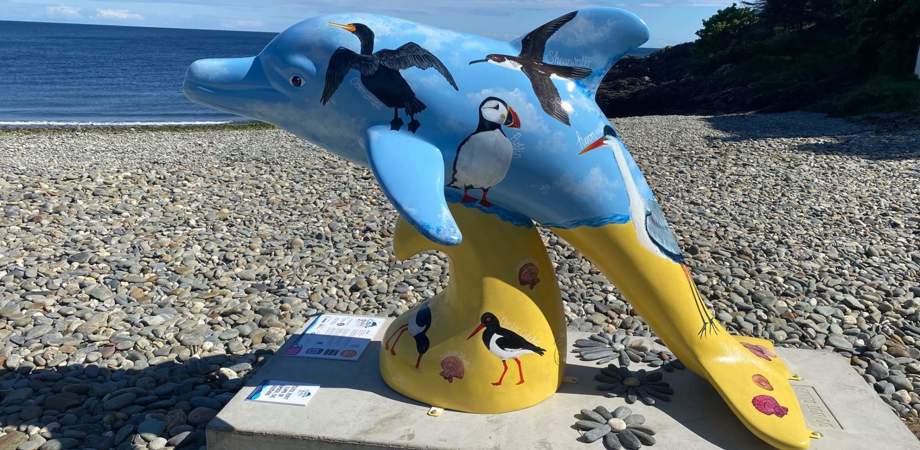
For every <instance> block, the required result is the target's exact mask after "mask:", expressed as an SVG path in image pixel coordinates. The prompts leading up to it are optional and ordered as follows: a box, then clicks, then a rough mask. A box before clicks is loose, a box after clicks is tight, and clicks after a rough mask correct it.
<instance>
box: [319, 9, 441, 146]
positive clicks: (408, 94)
mask: <svg viewBox="0 0 920 450" xmlns="http://www.w3.org/2000/svg"><path fill="white" fill-rule="evenodd" d="M330 25H332V26H334V27H338V28H341V29H343V30H346V31H348V32H350V33H352V34H354V35H355V36H357V37H358V40H359V41H361V53H360V54H358V53H355V52H354V51H352V50H350V49H347V48H345V47H339V48H338V49H336V51H335V52H333V53H332V56H331V57H329V66H328V67H327V68H326V81H325V85H324V86H323V96H322V98H321V101H322V103H323V105H325V104H326V103H327V102H328V101H329V99H331V98H332V95H333V94H334V93H335V91H336V89H338V88H339V85H341V84H342V80H344V79H345V75H346V74H347V73H348V72H349V71H351V70H352V69H355V70H357V71H358V72H360V73H361V83H362V84H364V87H365V88H367V90H368V91H370V93H371V94H374V97H377V99H378V100H380V101H381V102H383V104H384V105H386V106H387V107H389V108H393V120H392V121H391V122H390V128H391V129H393V130H399V129H400V128H402V126H403V121H402V119H400V118H399V109H400V108H402V109H404V110H405V112H406V114H407V115H408V116H409V119H410V122H409V127H408V128H409V131H411V132H413V133H415V130H418V127H419V126H420V125H421V124H420V123H419V121H418V120H415V115H416V114H418V113H420V112H422V111H424V110H425V104H424V103H422V101H421V100H419V99H418V98H417V97H416V96H415V91H413V90H412V88H411V87H410V86H409V83H408V82H406V79H405V78H403V76H402V74H400V73H399V71H400V70H403V69H408V68H410V67H418V68H419V69H429V68H432V67H434V69H435V70H437V71H438V72H439V73H440V74H441V75H442V76H443V77H444V79H446V80H447V82H448V83H450V85H451V86H453V88H454V90H459V88H457V83H456V82H455V81H454V77H453V75H451V74H450V71H449V70H447V67H445V66H444V63H442V62H441V60H439V59H438V58H437V57H436V56H434V55H433V54H431V52H429V51H428V50H425V49H424V48H422V47H420V46H419V45H418V44H416V43H415V42H408V43H406V44H403V45H402V46H401V47H399V48H398V49H396V50H390V49H385V50H380V51H378V52H376V53H375V52H374V32H373V31H372V30H371V29H370V28H369V27H368V26H367V25H364V24H362V23H348V24H341V23H335V22H330Z"/></svg>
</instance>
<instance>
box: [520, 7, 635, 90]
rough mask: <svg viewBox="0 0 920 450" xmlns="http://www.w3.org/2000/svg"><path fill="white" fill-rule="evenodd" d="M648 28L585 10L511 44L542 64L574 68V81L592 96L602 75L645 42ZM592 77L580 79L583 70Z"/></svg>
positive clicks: (615, 12)
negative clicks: (541, 59)
mask: <svg viewBox="0 0 920 450" xmlns="http://www.w3.org/2000/svg"><path fill="white" fill-rule="evenodd" d="M648 38H649V31H648V26H646V25H645V22H643V21H642V19H640V18H639V17H638V16H636V15H635V14H633V13H631V12H629V11H625V10H622V9H618V8H586V9H579V10H577V11H572V12H570V13H568V14H565V15H562V16H560V17H557V18H556V19H553V20H551V21H549V22H547V23H545V24H543V25H541V26H539V27H537V28H536V29H534V30H533V31H531V32H530V33H527V34H525V35H524V36H521V37H520V38H518V39H516V40H514V41H512V45H515V46H516V47H517V48H519V49H521V51H522V53H526V54H533V55H534V56H539V55H540V53H541V52H542V57H543V62H546V63H549V64H554V65H558V66H568V67H573V68H575V69H573V70H572V71H571V72H572V73H573V74H575V75H576V76H575V77H573V78H577V79H576V80H575V81H576V82H577V83H579V84H580V85H581V86H582V88H584V89H586V90H588V91H589V92H590V93H591V95H592V96H593V95H594V93H595V92H597V88H598V86H600V84H601V81H602V80H603V79H604V75H606V74H607V71H608V70H610V67H612V66H613V64H614V63H616V62H617V61H619V60H620V58H622V57H623V55H625V54H626V53H627V52H629V51H630V50H633V49H636V48H638V47H639V46H640V45H642V44H644V43H645V42H646V41H648ZM581 69H590V70H591V73H590V74H588V75H587V76H581V74H582V73H584V70H581Z"/></svg>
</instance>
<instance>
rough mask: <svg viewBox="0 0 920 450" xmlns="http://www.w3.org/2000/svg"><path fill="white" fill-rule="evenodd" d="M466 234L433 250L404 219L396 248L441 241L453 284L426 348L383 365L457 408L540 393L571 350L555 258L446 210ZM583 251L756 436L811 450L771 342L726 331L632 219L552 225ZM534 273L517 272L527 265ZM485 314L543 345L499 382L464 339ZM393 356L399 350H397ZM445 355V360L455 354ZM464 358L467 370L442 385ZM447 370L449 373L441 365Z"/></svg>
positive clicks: (396, 378)
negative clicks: (521, 375)
mask: <svg viewBox="0 0 920 450" xmlns="http://www.w3.org/2000/svg"><path fill="white" fill-rule="evenodd" d="M451 212H452V213H453V214H454V217H455V218H456V219H457V223H458V225H459V226H460V229H461V230H462V231H463V236H464V240H463V242H462V243H461V244H460V245H458V246H456V247H450V248H447V247H443V246H437V245H435V244H433V243H431V242H429V241H427V240H426V239H425V238H423V237H422V236H421V235H419V234H418V233H416V232H415V231H414V230H413V228H412V227H411V226H409V225H408V224H406V223H405V222H404V221H402V220H401V221H400V224H399V225H398V227H397V232H396V239H395V243H394V245H395V248H396V254H397V257H399V258H407V257H409V256H411V255H413V254H415V253H417V252H419V251H423V250H427V249H436V250H440V251H443V252H445V253H446V254H447V255H448V256H449V257H450V260H451V264H450V284H449V286H448V288H447V289H446V290H445V291H444V292H442V293H441V294H439V295H438V296H436V297H435V298H433V299H431V300H429V301H428V302H427V303H426V305H427V306H428V307H429V308H430V309H431V311H432V321H431V327H430V329H429V330H428V332H427V333H428V338H430V340H431V348H430V349H429V350H428V351H427V352H426V353H425V354H424V355H422V357H421V358H420V359H419V360H420V361H422V363H421V364H420V365H419V367H418V368H416V367H415V365H416V361H417V359H416V358H417V352H416V347H415V345H414V343H413V342H412V339H403V340H402V341H400V343H399V344H398V345H396V347H395V348H394V349H393V350H394V351H395V352H394V351H391V350H390V349H388V348H381V351H382V354H381V372H382V374H383V377H384V379H385V380H386V381H387V383H388V384H389V385H390V386H391V387H393V388H394V389H396V390H397V391H399V392H401V393H403V394H404V395H406V396H408V397H411V398H414V399H416V400H419V401H423V402H426V403H428V404H431V405H435V406H441V407H445V408H449V409H455V410H460V411H468V412H477V413H497V412H506V411H511V410H515V409H520V408H524V407H527V406H531V405H533V404H536V403H538V402H540V401H542V400H543V399H545V398H547V397H548V396H549V395H551V394H552V393H553V392H555V390H556V389H557V387H558V385H559V383H560V382H561V380H562V374H563V369H564V360H565V357H564V354H565V349H566V343H565V330H564V322H563V318H562V308H561V301H560V297H559V292H558V289H557V287H556V280H555V277H554V274H553V269H552V265H551V263H550V262H549V259H548V257H547V256H546V252H545V248H544V247H543V243H542V240H541V239H540V237H539V234H538V233H537V232H536V230H535V229H533V228H522V227H516V226H513V225H510V224H507V223H505V222H502V221H500V220H498V219H496V218H494V217H492V216H489V215H486V214H483V213H480V212H478V211H476V210H474V209H470V208H465V207H461V206H452V207H451ZM553 231H554V232H555V233H556V234H558V235H559V236H561V237H562V238H564V239H565V240H567V241H568V242H569V243H571V244H572V245H573V246H575V247H576V248H578V249H579V250H580V251H582V252H583V253H584V254H585V255H586V256H587V257H588V258H590V259H591V260H592V261H593V262H594V263H595V264H596V265H597V266H598V267H599V268H600V269H601V271H602V272H604V274H605V275H606V276H607V277H608V278H609V279H611V281H613V282H614V283H615V284H616V286H617V288H618V289H619V290H620V291H621V292H622V293H623V294H624V295H625V296H626V298H627V299H628V300H629V301H630V303H631V304H632V305H633V306H634V307H635V309H636V311H637V312H638V313H639V314H640V315H641V316H642V317H643V318H644V319H645V321H646V322H648V324H649V325H650V326H651V328H652V329H653V330H654V332H655V333H656V334H657V335H658V336H659V337H661V339H662V340H663V341H664V343H665V344H666V345H667V346H668V348H669V349H670V350H671V351H672V352H674V354H675V355H676V356H677V357H678V358H679V359H680V360H681V362H683V363H684V364H685V365H686V366H687V368H688V369H690V370H691V371H693V372H694V373H696V374H697V375H699V376H700V377H702V378H704V379H706V380H707V381H708V382H709V383H710V384H711V385H712V386H713V387H714V388H715V389H716V391H717V392H718V393H719V395H720V396H722V398H723V399H724V400H725V402H726V404H727V405H728V406H729V408H731V410H732V412H733V413H734V414H735V416H737V417H738V419H739V420H740V421H741V422H742V423H743V424H744V425H745V426H746V427H747V428H748V429H749V430H750V431H751V432H752V433H754V434H755V435H756V436H757V437H759V438H760V439H762V440H763V441H765V442H767V443H768V444H770V445H772V446H774V447H776V448H780V449H804V448H808V446H809V442H810V439H811V438H813V437H816V436H817V434H815V433H813V432H812V431H811V430H809V429H808V428H807V427H806V425H805V420H804V416H803V414H802V410H801V408H800V407H799V404H798V401H797V399H796V396H795V394H794V392H793V390H792V386H791V385H790V384H789V381H788V380H790V379H793V378H795V377H794V375H792V374H791V373H790V371H789V369H788V368H787V367H786V366H785V365H784V364H783V363H782V361H780V360H779V359H778V357H777V355H776V353H775V352H774V348H773V344H772V343H771V342H769V341H767V340H763V339H757V338H749V337H740V336H732V335H729V334H728V332H727V331H726V330H725V329H724V328H723V327H722V326H721V324H719V323H718V322H717V321H715V320H714V319H713V315H712V313H711V312H710V311H709V309H708V307H707V306H706V305H705V304H704V303H703V302H702V300H701V299H700V297H699V293H698V292H697V291H696V287H695V285H694V284H693V281H692V278H690V275H689V271H688V269H687V268H686V266H684V265H682V264H677V263H674V262H672V261H670V260H668V259H666V258H662V257H660V256H659V255H656V254H653V253H651V252H649V251H648V250H646V249H645V248H644V247H643V246H642V245H641V244H640V242H639V240H638V238H637V236H636V229H635V227H634V226H633V225H632V224H616V225H605V226H601V227H580V228H576V229H553ZM527 264H532V265H533V266H532V267H530V269H532V270H531V272H532V273H531V275H533V274H538V275H536V276H535V277H536V278H538V279H539V282H538V283H537V284H536V285H531V284H523V283H530V281H528V280H530V279H529V278H527V277H524V275H526V273H525V271H522V269H523V268H524V266H525V265H527ZM484 312H492V313H494V314H495V315H496V316H497V317H498V318H499V319H500V320H501V323H502V325H503V326H507V327H508V328H511V329H513V330H514V331H516V332H517V333H518V334H520V335H522V336H526V337H528V338H529V339H530V340H532V341H533V342H534V343H536V344H537V345H539V346H541V347H543V348H545V349H546V350H547V351H546V353H545V354H544V356H538V355H535V354H528V355H526V356H522V357H521V358H520V359H519V362H520V363H521V365H522V366H523V370H526V375H527V378H526V383H522V384H516V382H517V381H518V380H517V376H518V374H517V373H514V372H513V371H515V370H516V368H514V367H513V366H511V367H512V369H510V370H509V371H508V373H510V374H511V375H508V378H505V379H504V383H502V384H501V385H494V383H495V381H496V380H495V379H496V378H497V377H498V375H499V373H502V369H503V363H502V361H501V359H499V357H498V356H496V355H495V354H493V353H490V352H489V349H488V348H487V347H486V346H485V345H484V344H483V342H482V340H481V339H480V338H479V337H478V336H477V337H475V338H472V339H467V337H468V336H467V335H468V334H469V332H470V331H472V329H474V327H476V326H477V325H478V324H479V321H480V315H481V314H483V313H484ZM411 314H412V311H410V312H409V313H406V314H404V315H403V316H402V317H400V318H398V319H397V320H396V321H395V322H394V323H393V324H392V325H391V327H390V329H389V330H388V331H387V336H391V335H392V334H394V332H398V329H399V327H400V326H403V328H405V325H406V322H407V321H408V320H410V318H411V317H410V316H411ZM393 353H395V354H393ZM451 357H452V358H451ZM451 361H452V362H453V363H454V364H456V362H457V361H459V362H460V363H461V365H462V367H463V370H462V376H463V378H453V379H451V380H450V381H448V378H447V377H445V374H446V375H450V369H451V367H454V370H456V367H455V366H452V365H451V364H446V365H445V363H446V362H451ZM445 367H446V369H445Z"/></svg>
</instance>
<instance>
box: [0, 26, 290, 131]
mask: <svg viewBox="0 0 920 450" xmlns="http://www.w3.org/2000/svg"><path fill="white" fill-rule="evenodd" d="M274 36H275V33H255V32H240V31H211V30H184V29H171V28H142V27H119V26H102V25H76V24H60V23H37V22H10V21H0V62H2V64H0V126H54V125H73V124H87V125H89V124H112V125H134V124H145V125H156V124H216V123H228V122H234V121H242V120H245V119H243V118H242V117H240V116H236V115H232V114H228V113H223V112H220V111H216V110H213V109H210V108H205V107H203V106H199V105H196V104H194V103H192V102H190V101H189V100H187V99H186V98H185V97H184V96H183V95H182V79H183V77H184V76H185V69H186V68H187V67H188V66H189V64H191V63H192V62H193V61H195V60H196V59H200V58H208V57H236V56H252V55H254V54H256V53H258V52H259V51H260V50H262V48H263V47H265V45H266V44H268V42H269V41H271V40H272V38H273V37H274Z"/></svg>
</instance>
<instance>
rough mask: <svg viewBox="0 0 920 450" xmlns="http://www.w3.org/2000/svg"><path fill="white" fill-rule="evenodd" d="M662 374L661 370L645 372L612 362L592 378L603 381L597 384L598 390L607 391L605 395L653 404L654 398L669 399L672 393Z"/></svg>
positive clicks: (632, 401) (627, 401)
mask: <svg viewBox="0 0 920 450" xmlns="http://www.w3.org/2000/svg"><path fill="white" fill-rule="evenodd" d="M663 376H664V374H663V372H661V371H660V370H656V371H654V372H647V371H645V369H642V370H638V371H635V372H633V371H631V370H629V369H627V368H625V367H615V366H613V365H612V364H611V365H609V366H607V367H606V368H604V369H601V373H599V374H597V375H595V376H594V379H595V380H597V381H599V382H601V383H604V384H601V385H600V386H598V387H597V388H598V390H601V391H609V392H607V393H606V394H605V395H606V396H607V397H623V398H625V399H626V403H630V404H632V403H635V402H636V400H640V401H641V402H642V403H645V404H646V405H654V404H655V399H658V400H663V401H670V400H671V396H672V395H674V390H673V389H671V386H670V385H669V384H668V383H666V382H664V381H661V379H662V377H663Z"/></svg>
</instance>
